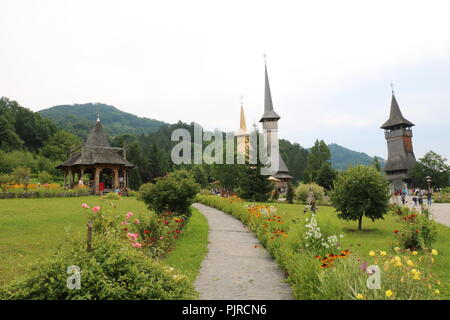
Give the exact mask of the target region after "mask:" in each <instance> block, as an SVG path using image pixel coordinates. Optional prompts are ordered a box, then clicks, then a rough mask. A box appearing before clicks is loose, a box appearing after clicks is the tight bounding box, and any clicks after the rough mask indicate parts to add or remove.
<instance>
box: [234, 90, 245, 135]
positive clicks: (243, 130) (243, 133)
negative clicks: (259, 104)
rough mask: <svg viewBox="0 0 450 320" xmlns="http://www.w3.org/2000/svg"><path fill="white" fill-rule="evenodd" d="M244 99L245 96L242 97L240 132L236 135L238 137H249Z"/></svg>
mask: <svg viewBox="0 0 450 320" xmlns="http://www.w3.org/2000/svg"><path fill="white" fill-rule="evenodd" d="M242 99H243V96H242V95H241V117H240V121H239V130H238V132H237V133H236V136H243V135H248V129H247V123H246V121H245V114H244V104H243V102H242Z"/></svg>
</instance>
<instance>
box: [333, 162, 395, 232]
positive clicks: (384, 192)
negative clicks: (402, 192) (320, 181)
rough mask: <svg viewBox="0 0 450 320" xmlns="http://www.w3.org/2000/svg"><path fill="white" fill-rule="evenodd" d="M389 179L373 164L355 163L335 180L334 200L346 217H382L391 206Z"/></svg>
mask: <svg viewBox="0 0 450 320" xmlns="http://www.w3.org/2000/svg"><path fill="white" fill-rule="evenodd" d="M389 192H390V190H389V182H388V181H387V180H386V178H385V177H384V176H383V174H382V173H381V172H379V171H378V170H377V169H375V168H374V167H368V166H356V167H353V168H349V169H347V170H346V171H344V172H342V173H341V174H340V175H339V176H338V178H337V179H336V180H335V181H334V187H333V190H332V191H331V194H330V195H331V201H332V203H333V206H334V207H335V208H336V211H338V212H339V213H338V217H339V218H341V219H344V220H358V230H361V229H362V218H363V216H366V217H367V218H370V219H372V221H374V220H375V219H383V214H385V213H386V212H387V210H388V208H389V198H390V194H389Z"/></svg>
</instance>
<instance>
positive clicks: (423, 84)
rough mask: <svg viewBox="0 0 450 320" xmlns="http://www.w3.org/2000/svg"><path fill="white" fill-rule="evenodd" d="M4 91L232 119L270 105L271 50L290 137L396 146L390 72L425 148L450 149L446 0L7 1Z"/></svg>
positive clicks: (277, 103) (275, 87) (160, 114)
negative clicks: (386, 129)
mask: <svg viewBox="0 0 450 320" xmlns="http://www.w3.org/2000/svg"><path fill="white" fill-rule="evenodd" d="M0 14H1V18H0V43H1V46H0V96H6V97H8V98H10V99H13V100H17V101H18V102H19V103H20V104H21V105H23V106H25V107H28V108H30V109H32V110H35V111H37V110H40V109H44V108H48V107H51V106H54V105H57V104H73V103H86V102H102V103H107V104H111V105H114V106H116V107H118V108H119V109H121V110H124V111H127V112H130V113H133V114H136V115H139V116H145V117H149V118H154V119H158V120H163V121H166V122H170V123H173V122H176V121H178V120H182V121H184V122H188V123H189V122H192V121H195V122H198V123H200V124H202V125H203V126H204V127H206V128H207V129H214V128H219V129H222V130H225V131H232V130H236V129H237V127H238V124H239V108H240V95H243V96H244V106H245V112H246V117H247V122H248V124H249V126H250V125H251V123H253V122H257V121H258V120H259V118H260V117H261V115H262V112H263V95H264V92H263V91H264V62H263V58H262V55H263V53H264V52H265V53H267V63H268V69H269V77H270V84H271V89H272V98H273V102H274V107H275V110H276V111H277V112H278V113H279V114H280V115H281V120H280V122H279V126H280V137H282V138H287V139H289V140H291V141H293V142H298V143H300V144H301V145H302V146H305V147H309V146H311V145H312V144H313V143H314V140H315V139H316V138H319V139H324V140H325V141H326V142H328V143H331V142H335V143H338V144H340V145H343V146H345V147H348V148H351V149H354V150H357V151H363V152H366V153H368V154H369V155H379V156H382V157H386V154H387V152H386V151H387V150H386V143H385V140H384V135H383V131H382V130H380V129H379V126H380V125H381V124H382V123H383V122H384V121H385V120H387V118H388V115H389V107H390V99H391V87H390V83H391V81H392V82H393V83H394V85H395V87H394V88H395V92H396V97H397V100H398V102H399V105H400V107H401V109H402V111H403V114H404V116H405V117H406V118H407V119H408V120H410V121H412V122H413V123H415V124H416V127H414V138H413V141H414V147H415V153H416V157H421V156H422V155H423V154H424V153H425V152H427V151H428V150H430V149H431V150H433V151H436V152H438V153H440V154H443V155H444V156H446V157H447V158H450V143H449V141H450V125H449V122H450V90H449V89H450V19H449V17H450V1H446V0H443V1H434V0H424V1H413V0H405V1H401V0H389V1H384V0H377V1H362V0H355V1H346V0H341V1H323V0H315V1H280V0H277V1H261V0H258V1H246V0H239V1H234V0H227V1H214V0H208V1H195V0H189V1H170V0H166V1H137V0H136V1H134V0H131V1H130V0H127V1H111V0H107V1H98V0H89V1H84V0H77V1H65V0H36V1H33V0H2V1H1V2H0Z"/></svg>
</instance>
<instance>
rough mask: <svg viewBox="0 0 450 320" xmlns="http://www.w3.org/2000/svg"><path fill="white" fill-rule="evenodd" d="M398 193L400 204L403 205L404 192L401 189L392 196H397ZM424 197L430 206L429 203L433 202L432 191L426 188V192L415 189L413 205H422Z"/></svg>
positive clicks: (404, 199) (404, 202) (404, 200)
mask: <svg viewBox="0 0 450 320" xmlns="http://www.w3.org/2000/svg"><path fill="white" fill-rule="evenodd" d="M398 195H400V198H401V200H402V204H403V205H405V204H406V202H407V201H406V192H405V191H402V192H401V193H396V194H394V196H398ZM424 198H426V199H427V205H428V206H431V203H432V202H433V193H432V192H431V191H430V190H428V191H426V192H425V191H424V190H416V191H415V192H413V194H412V201H413V202H414V207H417V206H422V205H423V199H424Z"/></svg>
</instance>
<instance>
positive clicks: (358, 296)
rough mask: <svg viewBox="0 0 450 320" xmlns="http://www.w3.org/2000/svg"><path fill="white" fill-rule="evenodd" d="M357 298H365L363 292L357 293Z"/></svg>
mask: <svg viewBox="0 0 450 320" xmlns="http://www.w3.org/2000/svg"><path fill="white" fill-rule="evenodd" d="M356 299H358V300H362V299H364V296H363V295H362V294H361V293H358V294H357V295H356Z"/></svg>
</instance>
